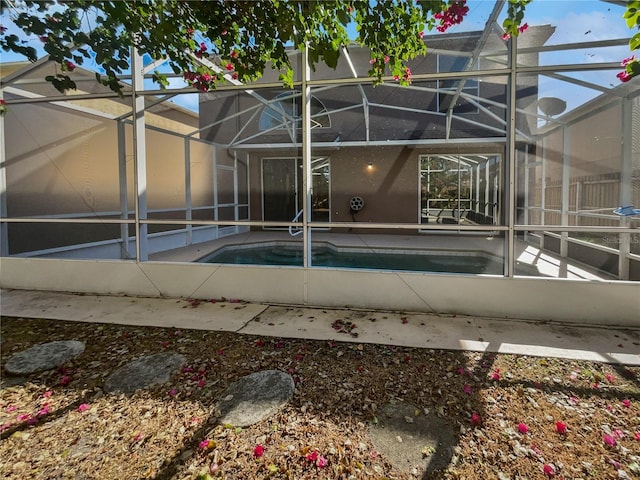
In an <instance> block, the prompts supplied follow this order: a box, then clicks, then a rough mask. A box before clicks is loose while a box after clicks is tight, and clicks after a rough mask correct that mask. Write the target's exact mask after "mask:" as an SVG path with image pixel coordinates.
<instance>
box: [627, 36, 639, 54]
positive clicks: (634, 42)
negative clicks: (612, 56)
mask: <svg viewBox="0 0 640 480" xmlns="http://www.w3.org/2000/svg"><path fill="white" fill-rule="evenodd" d="M638 47H640V32H638V33H636V34H635V35H634V36H633V37H631V40H629V48H630V49H631V50H636V49H637V48H638Z"/></svg>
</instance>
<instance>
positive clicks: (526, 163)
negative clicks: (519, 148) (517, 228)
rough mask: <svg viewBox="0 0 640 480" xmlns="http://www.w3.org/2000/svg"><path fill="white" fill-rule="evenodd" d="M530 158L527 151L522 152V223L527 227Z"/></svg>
mask: <svg viewBox="0 0 640 480" xmlns="http://www.w3.org/2000/svg"><path fill="white" fill-rule="evenodd" d="M529 163H530V156H529V149H528V148H527V149H526V150H525V151H524V179H523V180H522V181H523V183H524V185H523V186H522V192H521V194H522V199H523V202H522V223H524V224H525V225H529V175H530V172H529V170H530V168H531V166H530V165H529Z"/></svg>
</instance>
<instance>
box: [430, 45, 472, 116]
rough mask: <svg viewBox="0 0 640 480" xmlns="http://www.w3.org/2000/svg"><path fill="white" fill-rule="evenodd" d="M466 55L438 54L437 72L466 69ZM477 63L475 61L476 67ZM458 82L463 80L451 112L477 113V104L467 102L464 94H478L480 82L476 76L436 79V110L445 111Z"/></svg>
mask: <svg viewBox="0 0 640 480" xmlns="http://www.w3.org/2000/svg"><path fill="white" fill-rule="evenodd" d="M468 61H469V58H468V57H454V56H449V55H438V72H442V73H446V72H462V71H465V70H467V62H468ZM477 66H478V64H477V63H476V68H477ZM460 82H463V87H462V91H461V95H460V96H459V97H458V98H457V99H456V104H455V106H454V107H453V113H455V114H464V113H478V107H477V105H475V104H473V103H470V102H468V101H467V100H466V99H465V98H464V94H468V95H473V96H476V97H477V96H479V95H480V82H479V80H478V79H477V78H456V79H452V80H438V111H439V112H446V111H447V110H449V108H450V106H451V102H452V101H453V100H454V95H455V93H456V91H457V90H458V86H459V85H460ZM445 92H446V93H445Z"/></svg>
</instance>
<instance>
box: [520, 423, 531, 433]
mask: <svg viewBox="0 0 640 480" xmlns="http://www.w3.org/2000/svg"><path fill="white" fill-rule="evenodd" d="M518 431H519V432H520V433H527V432H528V431H529V427H527V425H526V424H525V423H522V422H521V423H519V424H518Z"/></svg>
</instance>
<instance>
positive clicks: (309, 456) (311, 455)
mask: <svg viewBox="0 0 640 480" xmlns="http://www.w3.org/2000/svg"><path fill="white" fill-rule="evenodd" d="M304 458H306V459H307V460H308V461H310V462H313V463H315V462H316V461H317V460H318V452H316V451H315V450H314V451H313V452H311V453H307V454H306V455H305V456H304Z"/></svg>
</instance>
